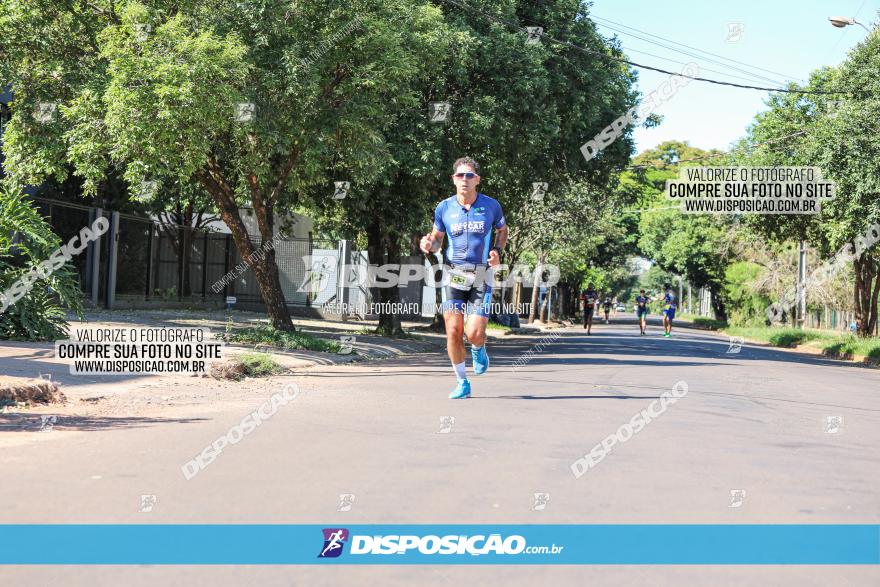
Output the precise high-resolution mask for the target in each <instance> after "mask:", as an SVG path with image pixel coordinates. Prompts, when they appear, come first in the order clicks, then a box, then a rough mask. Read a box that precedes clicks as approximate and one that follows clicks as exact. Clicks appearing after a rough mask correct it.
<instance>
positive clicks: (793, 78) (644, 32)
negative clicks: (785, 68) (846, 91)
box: [590, 14, 800, 80]
mask: <svg viewBox="0 0 880 587" xmlns="http://www.w3.org/2000/svg"><path fill="white" fill-rule="evenodd" d="M590 18H592V19H594V20H597V21H605V22H610V23H611V24H614V25H616V26H619V27H623V28H625V29H629V30H631V31H636V32H639V33H641V34H644V35H648V36H649V37H654V38H655V39H660V40H662V41H666V42H668V43H672V44H674V45H679V46H681V47H685V48H687V49H693V50H694V51H699V52H700V53H705V54H706V55H711V56H712V57H718V58H719V59H724V60H725V61H730V62H731V63H738V64H739V65H745V66H746V67H751V68H752V69H758V70H761V71H765V72H767V73H772V74H774V75H781V76H782V77H784V78H787V79H792V80H796V79H800V78H797V77H795V76H791V75H788V74H785V73H780V72H778V71H773V70H772V69H765V68H763V67H758V66H757V65H751V64H749V63H746V62H744V61H738V60H736V59H731V58H730V57H725V56H724V55H718V54H717V53H712V52H711V51H705V50H703V49H699V48H697V47H692V46H690V45H686V44H684V43H679V42H678V41H673V40H672V39H667V38H665V37H661V36H660V35H655V34H653V33H649V32H647V31H643V30H640V29H637V28H635V27H631V26H628V25H625V24H622V23H619V22H615V21H613V20H611V19H608V18H603V17H601V16H596V15H595V14H591V15H590ZM599 24H602V26H606V27H608V28H611V29H612V30H614V29H613V27H610V26H608V25H607V24H603V23H601V22H600V23H599ZM619 32H623V33H624V34H630V35H632V33H626V32H625V31H619ZM632 36H636V35H632ZM648 42H650V41H648ZM658 44H659V43H658Z"/></svg>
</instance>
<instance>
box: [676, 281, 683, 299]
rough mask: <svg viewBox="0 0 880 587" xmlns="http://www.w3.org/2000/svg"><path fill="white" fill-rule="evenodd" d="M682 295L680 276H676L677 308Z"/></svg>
mask: <svg viewBox="0 0 880 587" xmlns="http://www.w3.org/2000/svg"><path fill="white" fill-rule="evenodd" d="M682 293H683V292H682V290H681V275H679V276H678V300H677V302H678V305H679V306H680V305H681V299H682Z"/></svg>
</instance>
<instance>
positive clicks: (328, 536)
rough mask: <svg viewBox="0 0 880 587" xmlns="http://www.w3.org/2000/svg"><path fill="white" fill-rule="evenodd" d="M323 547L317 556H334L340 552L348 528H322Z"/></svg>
mask: <svg viewBox="0 0 880 587" xmlns="http://www.w3.org/2000/svg"><path fill="white" fill-rule="evenodd" d="M323 532H324V548H323V549H321V552H320V554H318V558H336V557H338V556H339V555H340V554H342V547H343V546H345V543H346V542H347V541H348V529H346V528H324V529H323Z"/></svg>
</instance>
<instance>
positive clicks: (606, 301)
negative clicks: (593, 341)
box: [602, 297, 611, 324]
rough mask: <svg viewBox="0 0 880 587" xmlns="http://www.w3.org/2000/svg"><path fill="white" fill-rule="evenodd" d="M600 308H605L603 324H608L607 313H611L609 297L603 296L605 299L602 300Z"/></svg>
mask: <svg viewBox="0 0 880 587" xmlns="http://www.w3.org/2000/svg"><path fill="white" fill-rule="evenodd" d="M602 309H603V310H605V324H608V314H610V313H611V298H609V297H606V298H605V301H604V302H602Z"/></svg>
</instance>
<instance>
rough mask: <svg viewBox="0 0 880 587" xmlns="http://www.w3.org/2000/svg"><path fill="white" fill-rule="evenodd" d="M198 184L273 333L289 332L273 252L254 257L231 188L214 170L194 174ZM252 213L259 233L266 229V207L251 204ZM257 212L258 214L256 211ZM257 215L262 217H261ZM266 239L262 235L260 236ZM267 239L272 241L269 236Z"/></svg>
mask: <svg viewBox="0 0 880 587" xmlns="http://www.w3.org/2000/svg"><path fill="white" fill-rule="evenodd" d="M198 178H199V181H200V182H201V183H202V185H203V186H205V189H207V190H208V193H210V194H211V197H213V198H214V201H215V202H216V203H217V207H218V208H219V209H220V218H221V219H222V220H223V222H224V223H226V226H228V227H229V230H230V231H231V232H232V240H233V242H234V243H235V247H236V249H238V254H239V255H240V256H241V258H242V260H244V262H245V263H246V264H247V265H248V267H250V268H251V271H253V272H254V277H255V278H256V280H257V285H259V287H260V294H261V296H262V298H263V303H264V304H265V305H266V313H267V314H268V315H269V320H270V321H271V322H272V326H273V327H274V328H276V329H277V330H283V331H286V332H293V331H294V327H293V322H291V320H290V313H289V312H288V310H287V303H286V301H285V299H284V293H283V292H282V290H281V279H280V277H279V275H278V265H277V264H276V263H275V254H274V250H272V249H271V248H270V249H269V252H268V254H266V255H265V256H264V257H263V258H262V259H260V258H259V256H258V255H257V254H256V253H257V249H256V247H254V244H253V243H252V242H251V240H250V238H249V237H248V234H247V230H246V229H245V226H244V222H243V221H242V219H241V215H240V214H239V212H238V206H237V205H236V204H235V196H234V194H233V192H232V189H231V188H230V187H229V186H228V185H227V183H226V182H225V181H224V180H223V178H222V177H221V176H220V174H219V173H218V172H217V171H216V169H211V167H210V166H209V171H204V172H202V173H199V175H198ZM253 204H254V214H255V215H257V222H258V224H259V225H260V231H261V233H264V228H265V227H266V226H267V223H266V218H265V213H266V208H265V207H264V206H262V205H260V202H259V201H255V202H253ZM258 210H259V211H258ZM260 214H263V217H262V218H261V216H260ZM263 238H264V240H265V239H266V236H265V233H264V234H263ZM268 238H270V239H271V238H272V235H271V234H270V235H269V237H268Z"/></svg>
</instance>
